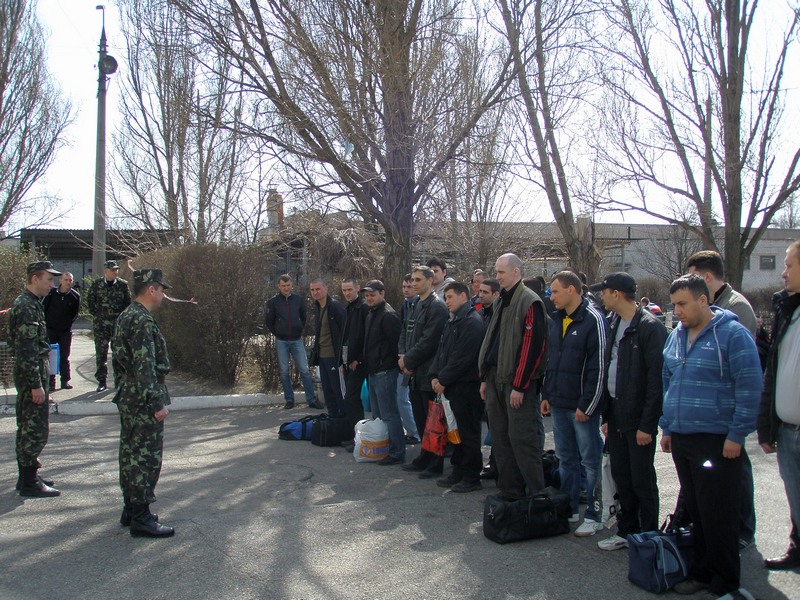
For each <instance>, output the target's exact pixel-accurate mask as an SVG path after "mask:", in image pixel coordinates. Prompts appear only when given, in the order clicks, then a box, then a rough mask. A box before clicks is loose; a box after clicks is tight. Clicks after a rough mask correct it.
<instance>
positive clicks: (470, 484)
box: [450, 479, 483, 494]
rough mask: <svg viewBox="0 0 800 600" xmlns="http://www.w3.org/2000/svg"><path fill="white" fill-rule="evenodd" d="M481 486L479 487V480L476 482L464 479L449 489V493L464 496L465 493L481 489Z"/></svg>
mask: <svg viewBox="0 0 800 600" xmlns="http://www.w3.org/2000/svg"><path fill="white" fill-rule="evenodd" d="M482 488H483V486H482V485H481V482H480V480H478V481H467V480H466V479H462V480H461V481H459V482H458V483H457V484H455V485H454V486H453V487H451V488H450V491H451V492H455V493H456V494H465V493H467V492H474V491H476V490H480V489H482Z"/></svg>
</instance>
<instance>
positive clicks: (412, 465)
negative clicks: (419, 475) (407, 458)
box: [401, 461, 428, 471]
mask: <svg viewBox="0 0 800 600" xmlns="http://www.w3.org/2000/svg"><path fill="white" fill-rule="evenodd" d="M401 468H402V469H403V471H424V470H425V469H427V468H428V467H427V466H425V465H421V464H419V463H415V462H414V461H411V462H410V463H408V464H406V465H403V466H402V467H401Z"/></svg>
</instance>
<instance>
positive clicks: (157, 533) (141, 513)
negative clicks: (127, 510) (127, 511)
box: [131, 504, 175, 537]
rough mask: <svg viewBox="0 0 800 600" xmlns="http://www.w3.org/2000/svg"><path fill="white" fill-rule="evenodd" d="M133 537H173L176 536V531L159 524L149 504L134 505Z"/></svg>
mask: <svg viewBox="0 0 800 600" xmlns="http://www.w3.org/2000/svg"><path fill="white" fill-rule="evenodd" d="M131 535H132V536H133V537H171V536H173V535H175V529H173V528H172V527H167V526H166V525H162V524H161V523H159V522H158V521H157V520H156V518H155V515H154V514H152V513H151V512H150V507H149V506H148V505H147V504H132V505H131Z"/></svg>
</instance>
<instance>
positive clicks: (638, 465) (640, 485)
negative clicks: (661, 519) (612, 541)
mask: <svg viewBox="0 0 800 600" xmlns="http://www.w3.org/2000/svg"><path fill="white" fill-rule="evenodd" d="M613 425H614V423H613V421H610V422H609V424H608V435H607V436H606V447H607V448H608V453H609V455H610V456H611V474H612V475H613V476H614V482H615V483H616V484H617V494H618V495H619V504H620V512H619V515H617V529H618V530H619V531H618V535H619V536H620V537H623V538H624V537H627V535H628V534H630V533H641V532H642V531H656V530H657V529H658V525H659V523H658V483H657V481H656V469H655V467H654V466H653V461H654V460H655V454H656V440H655V436H653V440H652V441H651V442H650V443H649V444H647V445H646V446H639V445H638V444H637V443H636V431H626V432H623V433H619V432H617V431H614V427H613Z"/></svg>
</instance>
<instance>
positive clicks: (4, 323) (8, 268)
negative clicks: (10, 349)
mask: <svg viewBox="0 0 800 600" xmlns="http://www.w3.org/2000/svg"><path fill="white" fill-rule="evenodd" d="M34 260H40V259H39V258H38V257H36V256H34V255H32V254H29V253H27V252H20V251H19V250H17V249H16V248H2V247H0V310H4V309H6V308H11V307H12V306H13V305H14V300H16V299H17V296H19V295H20V294H21V293H22V291H23V290H24V289H25V281H26V277H27V267H28V263H31V262H33V261H34ZM6 339H8V314H5V315H0V340H1V341H5V340H6Z"/></svg>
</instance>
